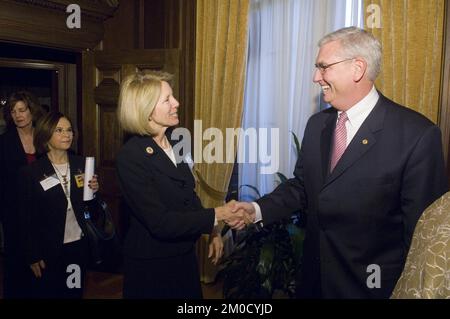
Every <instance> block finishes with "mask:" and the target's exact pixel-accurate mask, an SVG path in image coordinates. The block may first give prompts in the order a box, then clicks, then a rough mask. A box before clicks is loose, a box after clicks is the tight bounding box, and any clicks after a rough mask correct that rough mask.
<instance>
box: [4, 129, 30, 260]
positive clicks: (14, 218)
mask: <svg viewBox="0 0 450 319" xmlns="http://www.w3.org/2000/svg"><path fill="white" fill-rule="evenodd" d="M26 165H27V158H26V154H25V150H24V148H23V146H22V142H21V141H20V138H19V134H18V133H17V129H16V128H15V126H13V127H10V128H8V130H7V131H6V132H5V133H4V134H3V135H1V136H0V202H1V203H2V207H1V212H0V220H1V221H2V223H3V231H4V244H5V253H6V255H8V256H9V257H13V256H16V257H18V253H19V251H20V246H19V245H20V235H19V216H18V214H19V212H18V205H17V202H18V200H19V198H18V196H17V194H18V189H19V182H18V181H19V178H18V177H19V169H20V168H21V167H23V166H26Z"/></svg>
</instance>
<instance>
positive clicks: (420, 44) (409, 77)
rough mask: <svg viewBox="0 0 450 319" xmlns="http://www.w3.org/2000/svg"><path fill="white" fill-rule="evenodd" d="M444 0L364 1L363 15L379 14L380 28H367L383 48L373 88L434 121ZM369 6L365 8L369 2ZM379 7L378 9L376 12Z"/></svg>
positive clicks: (435, 117)
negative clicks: (378, 71) (379, 67)
mask: <svg viewBox="0 0 450 319" xmlns="http://www.w3.org/2000/svg"><path fill="white" fill-rule="evenodd" d="M444 2H445V1H444V0H395V1H392V0H365V3H364V4H365V8H366V10H364V11H365V15H366V18H370V20H371V21H372V19H371V18H372V17H374V16H373V15H374V14H377V12H380V13H381V25H380V28H377V27H374V28H368V27H366V29H367V30H368V31H370V32H372V33H373V34H374V36H375V37H377V38H378V39H379V40H380V41H381V44H382V47H383V61H382V63H383V64H382V69H381V73H380V75H379V77H378V79H377V81H376V87H377V88H378V89H379V90H380V91H381V92H382V93H383V94H384V95H386V96H387V97H389V98H390V99H392V100H394V101H395V102H397V103H399V104H402V105H405V106H407V107H409V108H411V109H413V110H416V111H418V112H420V113H422V114H424V115H425V116H427V117H428V118H429V119H430V120H432V121H433V122H435V123H436V122H437V120H438V114H439V89H440V85H441V67H442V46H443V31H444ZM372 4H374V5H376V6H372V7H371V8H369V10H367V7H368V6H369V5H372ZM378 8H379V9H380V10H379V11H377V10H378Z"/></svg>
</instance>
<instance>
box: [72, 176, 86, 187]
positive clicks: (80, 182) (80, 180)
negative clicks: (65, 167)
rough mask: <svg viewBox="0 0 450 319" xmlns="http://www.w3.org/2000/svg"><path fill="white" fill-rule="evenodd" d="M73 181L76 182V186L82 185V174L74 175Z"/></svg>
mask: <svg viewBox="0 0 450 319" xmlns="http://www.w3.org/2000/svg"><path fill="white" fill-rule="evenodd" d="M74 177H75V183H76V184H77V187H78V188H81V187H83V186H84V174H78V175H75V176H74Z"/></svg>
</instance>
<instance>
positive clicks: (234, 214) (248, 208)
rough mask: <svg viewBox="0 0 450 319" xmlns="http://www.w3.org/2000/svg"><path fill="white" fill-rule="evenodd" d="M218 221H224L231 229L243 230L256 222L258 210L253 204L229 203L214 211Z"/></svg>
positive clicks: (233, 201)
mask: <svg viewBox="0 0 450 319" xmlns="http://www.w3.org/2000/svg"><path fill="white" fill-rule="evenodd" d="M214 211H215V213H216V218H217V221H224V222H225V223H226V224H227V225H228V226H229V227H230V228H232V229H236V230H241V229H243V228H244V227H245V226H246V225H249V224H252V223H253V222H255V218H256V210H255V208H254V206H253V204H251V203H246V202H237V201H235V200H232V201H229V202H228V203H226V204H225V205H223V206H220V207H216V208H215V209H214Z"/></svg>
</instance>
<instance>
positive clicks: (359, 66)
mask: <svg viewBox="0 0 450 319" xmlns="http://www.w3.org/2000/svg"><path fill="white" fill-rule="evenodd" d="M353 66H354V73H353V80H354V81H355V82H359V81H361V79H362V78H363V77H364V74H366V72H367V62H366V61H365V60H364V59H361V58H355V62H354V64H353Z"/></svg>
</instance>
